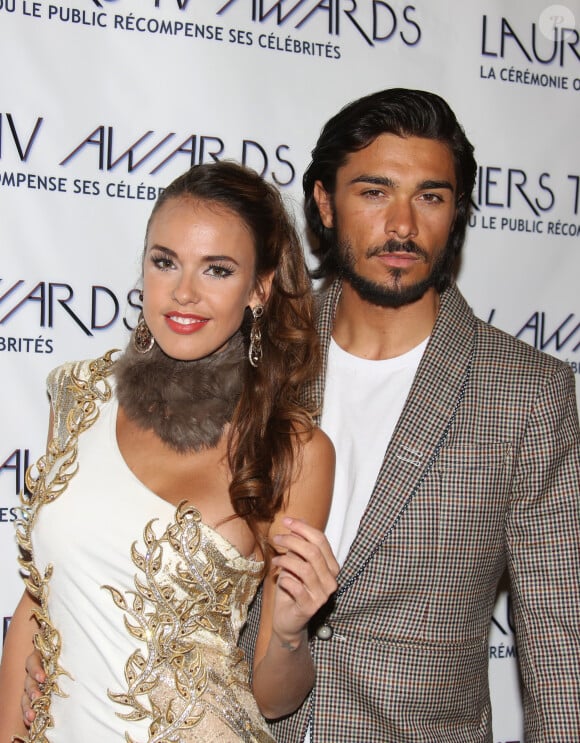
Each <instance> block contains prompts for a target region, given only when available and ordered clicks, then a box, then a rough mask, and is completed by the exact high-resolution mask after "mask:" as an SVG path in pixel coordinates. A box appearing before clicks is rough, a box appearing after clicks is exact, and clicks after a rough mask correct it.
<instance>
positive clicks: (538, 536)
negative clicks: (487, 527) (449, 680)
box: [506, 364, 580, 743]
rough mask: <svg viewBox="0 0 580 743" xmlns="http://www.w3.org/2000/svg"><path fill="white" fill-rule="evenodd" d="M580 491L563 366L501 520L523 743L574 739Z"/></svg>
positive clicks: (534, 424) (579, 439)
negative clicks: (504, 525)
mask: <svg viewBox="0 0 580 743" xmlns="http://www.w3.org/2000/svg"><path fill="white" fill-rule="evenodd" d="M523 373H525V370H524V372H523ZM579 493H580V431H579V426H578V410H577V404H576V395H575V382H574V375H573V373H572V370H571V369H570V367H568V366H567V365H564V364H562V365H559V366H558V367H557V368H556V370H555V371H554V372H553V373H552V374H551V376H550V377H549V378H548V379H547V381H545V382H544V384H543V386H542V388H541V389H540V391H539V393H538V395H537V397H536V400H535V404H534V406H533V408H532V409H531V411H530V415H529V418H528V421H527V425H526V428H525V431H524V436H523V440H522V442H521V449H520V453H519V461H518V464H517V469H516V475H515V481H514V489H513V493H512V500H511V505H510V509H509V513H508V517H507V529H506V538H507V551H508V568H509V573H510V580H511V590H512V603H513V612H514V624H515V629H516V640H517V647H518V657H519V663H520V672H521V677H522V695H523V698H522V701H523V708H524V727H525V740H526V743H540V742H545V741H565V740H569V741H572V740H580V722H579V720H580V716H579V714H578V705H579V703H580V702H579V700H580V684H579V680H580V624H579V617H580V601H579V595H580V591H579V575H580V569H579V568H580V564H579V563H580V561H579V547H578V545H579V542H580V523H579V513H578V503H579Z"/></svg>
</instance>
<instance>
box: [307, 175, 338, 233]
mask: <svg viewBox="0 0 580 743" xmlns="http://www.w3.org/2000/svg"><path fill="white" fill-rule="evenodd" d="M312 195H313V196H314V201H316V206H317V207H318V212H319V214H320V219H321V221H322V224H323V225H324V226H325V227H326V228H328V229H330V228H331V227H334V218H333V216H334V215H333V212H332V194H329V193H328V191H327V190H326V189H325V188H324V186H323V185H322V181H315V183H314V190H313V192H312Z"/></svg>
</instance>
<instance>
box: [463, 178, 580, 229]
mask: <svg viewBox="0 0 580 743" xmlns="http://www.w3.org/2000/svg"><path fill="white" fill-rule="evenodd" d="M472 206H473V210H472V214H471V215H470V218H469V225H470V227H472V228H477V229H481V230H499V231H504V232H525V233H529V234H535V235H541V236H545V235H550V236H551V237H561V238H562V239H565V240H570V238H575V239H576V240H578V239H580V214H579V212H580V174H579V173H575V172H567V173H565V174H558V175H557V174H553V173H549V172H546V171H542V172H540V171H532V170H530V169H529V168H528V169H526V168H522V167H515V166H507V167H506V166H504V165H480V166H479V168H478V172H477V181H476V185H475V189H474V192H473V194H472Z"/></svg>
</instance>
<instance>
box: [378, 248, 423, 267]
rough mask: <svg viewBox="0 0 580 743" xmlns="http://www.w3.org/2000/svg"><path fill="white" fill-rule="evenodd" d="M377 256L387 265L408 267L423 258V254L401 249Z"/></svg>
mask: <svg viewBox="0 0 580 743" xmlns="http://www.w3.org/2000/svg"><path fill="white" fill-rule="evenodd" d="M377 258H378V259H379V260H380V261H381V263H384V264H385V265H386V266H392V267H393V268H407V267H408V266H410V265H412V264H413V263H417V262H418V261H420V260H421V256H419V255H417V254H416V253H408V252H406V251H400V252H396V253H381V254H380V255H378V256H377Z"/></svg>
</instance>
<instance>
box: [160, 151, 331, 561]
mask: <svg viewBox="0 0 580 743" xmlns="http://www.w3.org/2000/svg"><path fill="white" fill-rule="evenodd" d="M179 197H190V198H194V199H197V200H201V201H205V202H209V203H214V204H216V205H219V206H221V207H223V208H226V209H227V210H229V211H231V212H233V213H234V214H236V215H237V216H238V217H239V218H240V219H242V220H243V222H244V223H245V224H246V226H247V227H248V229H249V230H250V233H251V234H252V236H253V239H254V245H255V249H256V281H257V282H259V281H260V279H261V278H262V279H265V278H266V277H268V276H269V275H270V274H273V280H272V285H271V291H270V294H269V296H268V298H267V300H266V301H265V304H264V314H263V317H262V320H261V321H260V330H261V335H262V349H263V357H262V361H261V363H260V364H259V365H258V367H257V368H254V367H252V366H251V365H250V363H249V361H246V362H245V364H244V369H243V373H244V375H245V376H244V384H243V387H242V393H241V396H240V400H239V402H238V405H237V407H236V410H235V412H234V416H233V419H232V424H231V429H230V435H229V439H228V457H229V465H230V470H231V477H232V479H231V484H230V499H231V502H232V506H233V509H234V511H235V513H236V514H237V515H238V516H240V517H242V518H243V519H244V520H245V521H246V523H247V524H248V526H249V527H250V529H251V530H252V532H253V534H254V536H255V537H256V539H257V541H258V542H259V544H260V546H261V548H262V551H263V553H264V555H265V556H266V557H267V552H268V550H267V546H266V545H265V543H264V541H263V539H262V538H261V536H260V533H261V532H260V526H261V525H263V524H264V523H269V522H271V521H272V519H273V518H274V516H275V515H276V513H277V512H278V511H279V510H280V508H281V507H282V505H283V499H284V494H285V492H286V491H287V489H288V487H289V485H290V483H291V479H292V473H293V472H294V471H295V468H296V465H297V464H298V465H299V461H297V460H296V458H297V457H299V455H300V445H299V441H301V440H304V437H306V438H308V437H309V436H310V435H311V433H312V429H313V427H314V424H313V412H314V411H313V408H312V405H311V404H309V403H308V402H307V401H306V397H307V396H306V395H305V390H306V389H307V386H308V384H309V383H310V382H312V380H313V379H314V378H315V376H316V375H317V373H318V371H319V365H320V354H319V344H318V336H317V333H316V330H315V327H314V310H313V298H312V288H311V282H310V278H309V275H308V269H307V267H306V264H305V261H304V255H303V252H302V247H301V244H300V240H299V238H298V235H297V232H296V229H295V227H294V225H293V222H292V220H291V218H290V217H289V215H288V213H287V211H286V209H285V207H284V203H283V201H282V198H281V196H280V193H279V192H278V190H277V189H276V188H274V187H273V186H272V185H270V184H268V183H266V181H265V180H264V179H263V178H261V177H260V176H259V175H258V174H257V173H255V172H254V171H253V170H250V169H249V168H246V167H243V166H241V165H238V164H236V163H233V162H228V161H220V162H215V163H211V164H204V165H197V166H194V167H192V168H191V169H190V170H188V171H187V172H186V173H184V174H183V175H181V176H179V177H178V178H177V179H176V180H174V181H173V182H172V183H171V184H170V185H169V186H168V187H167V188H166V189H165V190H164V191H163V192H162V194H161V195H160V196H159V198H158V200H157V202H156V204H155V206H154V208H153V211H152V213H151V217H150V218H149V223H150V222H151V219H152V218H153V215H154V214H155V213H156V212H157V210H158V209H159V208H160V206H161V205H162V204H164V203H165V202H166V201H167V200H169V199H172V198H179ZM246 314H247V315H250V316H249V318H247V321H245V322H244V323H243V325H242V332H244V335H245V337H246V340H247V339H248V333H249V326H250V321H251V319H252V318H251V314H250V311H249V309H248V310H246Z"/></svg>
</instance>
